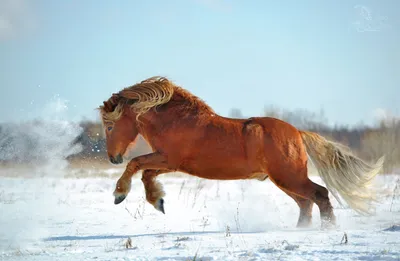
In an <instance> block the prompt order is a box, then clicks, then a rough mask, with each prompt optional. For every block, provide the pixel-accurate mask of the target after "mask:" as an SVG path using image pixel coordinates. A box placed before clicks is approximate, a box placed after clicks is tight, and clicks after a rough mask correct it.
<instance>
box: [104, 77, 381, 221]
mask: <svg viewBox="0 0 400 261" xmlns="http://www.w3.org/2000/svg"><path fill="white" fill-rule="evenodd" d="M99 109H100V114H101V117H102V123H103V126H104V128H105V132H106V139H107V153H108V156H109V159H110V161H111V162H112V163H113V164H120V163H122V161H123V156H124V154H125V153H126V152H127V147H128V145H130V144H131V143H132V142H134V141H135V140H136V138H137V136H138V135H139V134H140V135H142V137H143V138H144V139H145V140H146V141H147V142H148V144H149V145H150V147H151V148H152V151H153V152H152V153H150V154H146V155H141V156H138V157H135V158H133V159H132V160H130V162H129V163H128V164H127V166H126V169H125V171H124V173H123V174H122V176H121V177H120V178H119V180H118V181H117V183H116V188H115V191H114V197H115V199H114V204H119V203H121V202H122V201H123V200H124V199H125V198H126V196H127V195H128V193H129V191H130V189H131V179H132V176H133V175H134V174H136V173H137V172H138V171H140V170H143V173H142V181H143V184H144V188H145V191H146V200H147V201H148V202H149V203H150V204H152V205H153V206H154V207H155V208H156V209H157V210H159V211H161V212H162V213H164V214H165V212H164V200H163V196H164V195H165V193H164V191H163V188H162V185H161V184H160V183H159V182H158V181H157V180H156V177H157V176H158V175H160V174H162V173H167V172H174V171H180V172H183V173H187V174H190V175H194V176H197V177H200V178H206V179H214V180H238V179H257V180H260V181H263V180H265V179H267V178H270V180H271V181H272V182H273V183H274V184H275V185H276V186H278V187H279V188H280V189H281V190H283V191H284V192H285V193H286V194H287V195H288V196H290V197H292V198H293V199H294V201H295V202H296V203H297V204H298V206H299V208H300V215H299V219H298V223H297V227H307V226H309V225H310V224H311V219H312V217H311V214H312V207H313V204H314V203H315V204H317V206H318V207H319V210H320V216H321V224H322V227H325V225H330V226H334V225H335V219H336V218H335V215H334V213H333V208H332V205H331V202H330V200H329V197H328V189H329V191H330V192H331V193H332V194H333V195H334V196H335V197H336V199H337V200H338V201H339V202H340V203H341V200H340V198H339V195H340V196H341V198H343V199H344V200H345V201H346V203H347V204H348V205H349V206H350V207H351V208H352V209H354V210H355V211H357V212H359V213H362V214H370V213H371V209H372V207H371V206H372V204H371V203H372V202H373V201H374V200H375V197H374V193H373V190H372V189H371V188H370V185H371V181H372V179H373V178H374V176H375V175H377V173H378V172H379V170H380V169H381V167H382V164H383V157H382V158H381V159H379V161H378V162H377V163H375V164H368V163H366V162H364V161H363V160H361V159H359V158H357V157H356V156H354V155H353V154H352V153H351V152H350V151H349V150H348V149H347V148H346V147H344V146H342V145H340V144H337V143H334V142H332V141H328V140H326V139H325V138H323V137H322V136H320V135H318V134H316V133H312V132H307V131H302V130H298V129H297V128H295V127H294V126H292V125H290V124H289V123H287V122H284V121H281V120H279V119H275V118H269V117H253V118H248V119H231V118H226V117H222V116H220V115H218V114H216V113H215V112H214V111H213V110H212V109H211V108H210V107H209V106H208V105H207V104H206V103H205V102H203V101H202V100H200V99H199V98H198V97H196V96H194V95H192V94H191V93H190V92H188V91H187V90H185V89H183V88H181V87H179V86H176V85H175V84H174V83H172V82H171V81H170V80H168V79H167V78H164V77H151V78H148V79H146V80H143V81H142V82H140V83H137V84H135V85H133V86H130V87H127V88H124V89H123V90H121V91H120V92H119V93H117V94H113V95H112V97H111V98H109V99H108V100H107V101H104V102H103V105H102V106H100V108H99ZM308 158H309V159H310V160H311V162H312V163H313V164H314V166H315V167H316V169H317V170H318V173H319V175H320V176H321V178H322V180H323V181H324V183H325V184H326V186H327V188H328V189H326V188H325V187H323V186H320V185H318V184H316V183H314V182H312V181H311V180H310V179H309V178H308V174H307V160H308Z"/></svg>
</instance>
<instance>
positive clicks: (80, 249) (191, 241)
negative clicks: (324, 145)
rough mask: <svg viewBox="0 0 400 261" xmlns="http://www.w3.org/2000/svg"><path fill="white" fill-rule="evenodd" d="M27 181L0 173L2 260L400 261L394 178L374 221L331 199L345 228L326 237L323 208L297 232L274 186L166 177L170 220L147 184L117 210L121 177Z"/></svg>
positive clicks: (399, 198)
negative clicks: (148, 195)
mask: <svg viewBox="0 0 400 261" xmlns="http://www.w3.org/2000/svg"><path fill="white" fill-rule="evenodd" d="M23 171H25V172H26V175H25V176H24V175H21V173H19V174H16V175H11V174H10V173H9V172H10V169H3V170H0V260H40V261H47V260H52V261H53V260H278V259H279V260H400V227H399V226H398V225H400V181H399V180H400V176H396V175H385V176H379V177H378V179H377V181H378V182H379V183H380V189H381V192H380V198H381V203H380V204H379V205H378V206H377V213H376V215H375V216H371V217H363V216H359V215H357V214H356V213H355V212H354V211H352V210H350V209H346V208H343V207H341V206H339V205H338V203H337V201H336V200H334V199H333V198H332V202H333V204H334V207H335V209H334V211H335V214H336V216H337V223H338V227H337V228H336V229H333V230H329V231H323V230H321V229H320V218H319V210H318V207H317V206H314V209H313V226H312V227H311V228H309V229H297V228H296V222H297V218H298V212H299V210H298V207H297V205H296V204H295V202H294V201H293V200H292V199H291V198H289V197H288V196H287V195H286V194H284V193H283V192H282V191H280V190H279V189H278V188H277V187H276V186H275V185H273V184H272V183H271V182H270V181H264V182H260V181H211V180H203V179H197V178H193V177H189V176H182V177H171V176H168V175H165V176H162V177H160V178H159V180H160V181H161V182H162V183H163V185H164V188H165V191H166V193H167V196H166V197H165V211H166V214H165V215H164V214H162V213H160V212H158V211H156V210H155V209H154V208H153V206H151V205H150V204H149V203H147V202H146V201H145V199H144V188H143V185H142V183H141V181H140V179H139V178H140V176H141V174H139V175H138V176H137V177H138V178H137V179H135V180H134V181H133V185H132V191H131V193H130V194H129V196H128V198H127V199H126V200H125V201H124V202H123V203H121V204H120V205H114V204H113V200H114V199H113V196H112V192H113V190H114V184H115V182H116V180H117V178H116V177H118V175H119V173H118V174H116V173H115V171H120V170H119V169H117V170H115V169H114V170H113V169H110V170H105V171H104V172H103V174H102V175H99V176H97V177H93V176H91V175H89V174H88V175H86V176H85V175H82V174H84V173H85V171H87V170H80V171H78V172H77V174H76V175H78V174H80V175H81V176H84V178H76V177H75V176H76V175H75V174H74V173H73V172H74V171H75V172H76V171H77V170H65V173H64V174H63V175H59V174H58V175H57V176H51V175H50V177H49V176H48V175H45V176H44V177H43V176H40V175H33V176H30V175H28V174H29V171H30V170H29V169H26V170H23ZM312 179H313V180H314V181H316V182H318V183H320V184H323V183H321V181H320V179H319V177H312ZM396 186H397V189H396ZM344 234H347V239H348V242H347V244H346V243H344V241H343V240H342V239H343V236H344ZM128 242H130V245H129V244H128ZM127 245H128V248H127Z"/></svg>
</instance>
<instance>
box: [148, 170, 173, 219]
mask: <svg viewBox="0 0 400 261" xmlns="http://www.w3.org/2000/svg"><path fill="white" fill-rule="evenodd" d="M167 172H170V170H161V169H159V170H154V169H146V170H145V171H143V174H142V182H143V185H144V190H145V192H146V200H147V201H148V202H149V203H150V204H152V205H153V206H154V208H155V209H157V210H158V211H161V212H162V213H164V214H165V211H164V199H163V197H164V196H165V192H164V190H163V187H162V185H161V183H160V182H159V181H157V180H156V177H157V176H158V175H160V174H163V173H167Z"/></svg>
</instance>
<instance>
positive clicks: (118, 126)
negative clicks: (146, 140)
mask: <svg viewBox="0 0 400 261" xmlns="http://www.w3.org/2000/svg"><path fill="white" fill-rule="evenodd" d="M114 96H115V95H113V97H114ZM113 97H112V98H110V99H109V100H108V101H107V102H104V106H101V107H100V110H101V115H102V120H103V126H104V131H105V134H106V145H107V154H108V157H109V159H110V161H111V163H113V164H120V163H122V162H123V156H124V154H125V153H126V152H127V150H128V146H129V145H130V144H131V143H132V142H134V141H135V139H136V137H137V135H138V129H137V123H136V115H135V113H134V112H133V111H132V110H131V109H130V106H129V104H127V103H117V102H115V99H114V100H113Z"/></svg>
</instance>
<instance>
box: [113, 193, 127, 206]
mask: <svg viewBox="0 0 400 261" xmlns="http://www.w3.org/2000/svg"><path fill="white" fill-rule="evenodd" d="M125 198H126V195H119V196H115V199H114V204H115V205H118V204H119V203H121V202H122V201H124V199H125Z"/></svg>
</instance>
